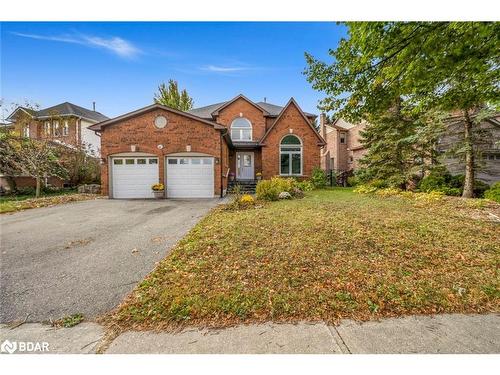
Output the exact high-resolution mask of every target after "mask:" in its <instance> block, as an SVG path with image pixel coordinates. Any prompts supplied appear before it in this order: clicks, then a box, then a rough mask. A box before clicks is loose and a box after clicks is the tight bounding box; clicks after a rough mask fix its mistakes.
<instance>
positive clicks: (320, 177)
mask: <svg viewBox="0 0 500 375" xmlns="http://www.w3.org/2000/svg"><path fill="white" fill-rule="evenodd" d="M311 183H312V184H313V185H314V187H315V188H321V187H324V186H326V184H327V183H328V180H327V177H326V173H325V171H324V170H323V169H321V168H318V167H314V169H313V171H312V174H311Z"/></svg>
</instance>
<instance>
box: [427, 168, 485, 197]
mask: <svg viewBox="0 0 500 375" xmlns="http://www.w3.org/2000/svg"><path fill="white" fill-rule="evenodd" d="M464 180H465V176H464V175H454V176H453V175H451V174H450V173H449V172H448V171H442V170H437V171H434V172H432V173H431V174H430V175H428V176H426V177H424V178H423V179H422V180H421V181H420V183H419V185H418V189H419V190H420V191H422V192H424V193H428V192H431V191H440V192H442V193H444V194H446V195H453V196H460V195H462V192H463V189H464ZM488 189H489V186H488V184H486V183H484V182H483V181H480V180H474V196H475V197H477V198H482V197H483V196H484V193H485V191H487V190H488Z"/></svg>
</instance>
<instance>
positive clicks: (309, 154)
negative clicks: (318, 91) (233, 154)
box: [262, 102, 322, 179]
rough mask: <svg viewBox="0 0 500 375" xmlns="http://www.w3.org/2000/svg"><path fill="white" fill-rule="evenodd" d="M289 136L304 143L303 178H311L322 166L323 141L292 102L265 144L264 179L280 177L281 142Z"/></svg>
mask: <svg viewBox="0 0 500 375" xmlns="http://www.w3.org/2000/svg"><path fill="white" fill-rule="evenodd" d="M288 134H293V135H295V136H297V137H299V138H300V140H301V142H302V177H303V178H308V177H310V176H311V173H312V170H313V168H314V167H319V166H320V159H319V157H320V148H321V147H322V145H321V142H322V140H321V139H320V138H319V137H318V134H317V133H316V131H315V130H313V129H312V128H311V126H310V125H309V124H308V123H307V121H306V119H305V118H304V116H303V115H302V114H301V110H300V109H299V108H298V107H297V105H296V104H295V103H294V102H292V103H290V105H289V106H288V107H287V108H286V109H285V110H284V112H283V113H282V114H281V116H280V117H279V118H278V119H277V120H276V123H275V124H274V126H273V127H272V128H271V130H270V131H269V134H268V135H267V136H266V138H265V140H264V142H263V143H264V146H263V147H262V177H263V178H264V179H268V178H271V177H273V176H276V175H279V173H280V170H279V167H280V142H281V140H282V138H283V137H284V136H286V135H288Z"/></svg>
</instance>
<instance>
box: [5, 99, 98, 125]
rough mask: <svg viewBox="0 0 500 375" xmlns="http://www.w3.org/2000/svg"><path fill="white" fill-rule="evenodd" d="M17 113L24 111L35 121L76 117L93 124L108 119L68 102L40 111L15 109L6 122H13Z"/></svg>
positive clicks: (23, 108)
mask: <svg viewBox="0 0 500 375" xmlns="http://www.w3.org/2000/svg"><path fill="white" fill-rule="evenodd" d="M18 111H24V112H26V113H28V114H29V115H31V116H33V118H35V119H44V118H50V117H54V116H76V117H81V118H83V119H86V120H90V121H93V122H101V121H104V120H107V119H108V117H107V116H104V115H103V114H102V113H100V112H96V111H92V110H90V109H87V108H83V107H80V106H79V105H76V104H73V103H70V102H64V103H61V104H57V105H54V106H52V107H48V108H44V109H40V110H38V111H35V110H33V109H30V108H26V107H21V106H20V107H17V108H16V109H15V111H14V112H12V114H11V115H10V116H9V117H7V120H10V121H15V116H16V113H17V112H18Z"/></svg>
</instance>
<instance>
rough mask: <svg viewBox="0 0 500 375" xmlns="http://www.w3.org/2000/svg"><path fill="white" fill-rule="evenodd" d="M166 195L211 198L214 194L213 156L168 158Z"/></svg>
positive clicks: (170, 196) (171, 196)
mask: <svg viewBox="0 0 500 375" xmlns="http://www.w3.org/2000/svg"><path fill="white" fill-rule="evenodd" d="M166 165H167V184H166V185H167V197H169V198H212V197H213V196H214V165H213V158H202V157H201V158H200V157H196V158H195V157H190V158H168V159H167V163H166Z"/></svg>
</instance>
